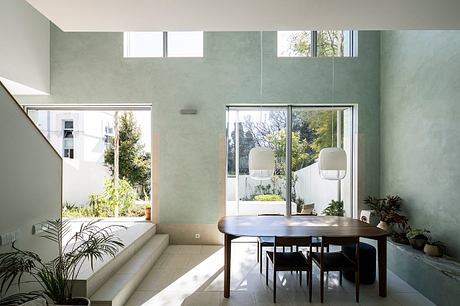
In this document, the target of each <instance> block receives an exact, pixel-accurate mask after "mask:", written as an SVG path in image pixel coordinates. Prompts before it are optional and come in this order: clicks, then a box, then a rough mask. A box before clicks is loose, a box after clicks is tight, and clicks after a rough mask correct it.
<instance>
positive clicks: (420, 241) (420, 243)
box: [409, 237, 428, 250]
mask: <svg viewBox="0 0 460 306" xmlns="http://www.w3.org/2000/svg"><path fill="white" fill-rule="evenodd" d="M427 240H428V239H427V238H426V237H424V238H410V239H409V243H410V245H411V246H412V247H413V248H414V249H416V250H423V247H424V246H425V244H426V241H427Z"/></svg>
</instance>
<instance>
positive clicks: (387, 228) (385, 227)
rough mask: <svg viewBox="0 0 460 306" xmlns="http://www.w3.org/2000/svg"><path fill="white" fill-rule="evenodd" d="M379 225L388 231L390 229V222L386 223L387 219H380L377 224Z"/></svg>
mask: <svg viewBox="0 0 460 306" xmlns="http://www.w3.org/2000/svg"><path fill="white" fill-rule="evenodd" d="M377 227H378V228H380V229H382V230H384V231H386V232H388V231H389V230H390V226H389V225H388V223H386V222H385V221H380V222H379V224H377Z"/></svg>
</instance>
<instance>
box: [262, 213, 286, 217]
mask: <svg viewBox="0 0 460 306" xmlns="http://www.w3.org/2000/svg"><path fill="white" fill-rule="evenodd" d="M257 216H259V217H263V216H284V215H283V214H258V215H257Z"/></svg>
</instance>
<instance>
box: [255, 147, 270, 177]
mask: <svg viewBox="0 0 460 306" xmlns="http://www.w3.org/2000/svg"><path fill="white" fill-rule="evenodd" d="M274 172H275V154H274V153H273V150H271V149H270V148H264V147H255V148H252V149H251V151H249V176H250V177H251V178H253V179H255V180H269V179H271V178H272V176H273V173H274Z"/></svg>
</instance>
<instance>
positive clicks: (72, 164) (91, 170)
mask: <svg viewBox="0 0 460 306" xmlns="http://www.w3.org/2000/svg"><path fill="white" fill-rule="evenodd" d="M63 174H64V175H63V183H64V203H66V202H68V203H69V204H73V205H78V206H85V205H86V204H88V202H89V195H90V194H100V193H101V192H102V191H104V182H105V180H106V179H109V178H110V171H109V169H108V168H107V167H106V166H104V165H102V164H100V163H98V162H89V161H83V160H78V159H70V158H64V173H63Z"/></svg>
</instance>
